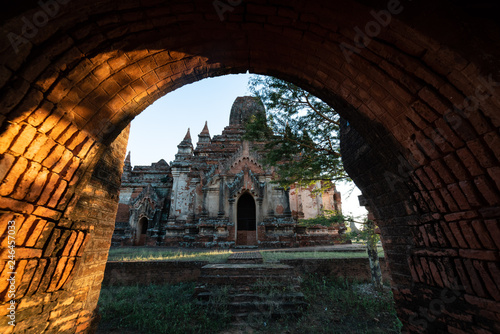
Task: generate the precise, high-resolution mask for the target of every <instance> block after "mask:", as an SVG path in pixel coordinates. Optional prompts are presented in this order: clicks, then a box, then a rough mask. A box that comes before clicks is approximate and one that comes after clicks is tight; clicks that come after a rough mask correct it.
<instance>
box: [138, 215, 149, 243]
mask: <svg viewBox="0 0 500 334" xmlns="http://www.w3.org/2000/svg"><path fill="white" fill-rule="evenodd" d="M147 231H148V219H147V218H146V217H142V218H141V219H140V220H139V223H138V224H137V232H138V233H137V234H138V235H137V238H136V245H137V246H144V245H145V244H146V234H147Z"/></svg>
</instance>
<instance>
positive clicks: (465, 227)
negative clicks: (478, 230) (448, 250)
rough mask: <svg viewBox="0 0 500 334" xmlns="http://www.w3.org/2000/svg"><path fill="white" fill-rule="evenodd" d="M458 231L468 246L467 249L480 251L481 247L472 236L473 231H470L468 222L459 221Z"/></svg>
mask: <svg viewBox="0 0 500 334" xmlns="http://www.w3.org/2000/svg"><path fill="white" fill-rule="evenodd" d="M460 229H461V230H462V234H463V236H464V238H465V240H466V241H467V243H468V244H469V247H470V248H471V249H482V248H483V247H482V246H481V244H480V243H479V241H478V240H477V238H476V236H475V235H474V230H473V229H472V227H471V225H470V222H467V221H461V222H460Z"/></svg>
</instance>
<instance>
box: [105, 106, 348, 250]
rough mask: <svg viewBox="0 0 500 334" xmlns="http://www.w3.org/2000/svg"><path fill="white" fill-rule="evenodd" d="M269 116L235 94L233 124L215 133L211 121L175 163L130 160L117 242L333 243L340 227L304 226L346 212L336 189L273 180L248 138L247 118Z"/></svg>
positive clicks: (185, 145)
mask: <svg viewBox="0 0 500 334" xmlns="http://www.w3.org/2000/svg"><path fill="white" fill-rule="evenodd" d="M255 113H264V114H265V109H264V106H263V104H262V102H261V101H260V100H259V99H257V98H254V97H248V96H247V97H238V98H237V99H236V101H235V102H234V104H233V107H232V109H231V113H230V117H229V126H227V127H225V128H224V130H223V132H222V134H221V135H216V136H213V137H211V136H210V132H209V129H208V124H207V123H206V122H205V126H204V127H203V129H202V131H201V132H200V134H199V135H198V142H197V143H196V147H194V146H193V143H192V139H191V133H190V130H189V129H188V131H187V133H186V136H185V137H184V139H183V140H182V141H181V142H180V143H179V145H178V146H177V148H178V151H177V154H176V155H175V160H174V161H173V162H171V163H170V165H169V164H167V163H166V162H165V161H164V160H160V161H159V162H157V163H154V164H152V165H151V166H135V167H134V168H132V166H131V161H130V153H129V155H128V156H127V158H126V160H125V167H124V171H123V176H122V188H121V192H120V204H119V208H118V214H117V218H116V228H115V232H114V234H113V240H112V243H113V245H114V246H120V245H151V246H154V245H159V246H181V247H225V248H229V247H235V246H236V247H237V246H241V247H249V246H252V247H296V246H313V245H329V244H333V243H335V242H338V241H339V235H340V234H341V233H342V232H343V231H344V226H343V224H338V225H337V226H331V227H324V226H319V225H318V226H308V227H305V226H301V225H300V224H299V223H298V221H299V219H308V218H314V217H317V216H319V215H322V214H324V211H325V210H334V211H337V212H341V197H340V193H339V192H337V190H336V189H335V186H331V187H330V188H328V189H321V191H317V190H319V189H320V188H321V187H322V186H323V184H322V183H321V182H317V183H316V184H315V185H313V186H310V187H307V188H303V187H300V186H299V185H294V186H292V187H290V189H285V188H283V187H279V186H278V185H277V184H276V183H274V182H273V181H274V180H276V177H277V175H276V173H275V171H274V169H273V168H271V167H265V166H263V165H262V163H261V161H262V158H261V155H260V153H259V152H261V148H262V147H263V145H262V143H257V142H249V141H246V140H243V135H244V132H245V126H244V125H245V122H246V121H247V120H248V118H249V117H250V116H251V115H253V114H255Z"/></svg>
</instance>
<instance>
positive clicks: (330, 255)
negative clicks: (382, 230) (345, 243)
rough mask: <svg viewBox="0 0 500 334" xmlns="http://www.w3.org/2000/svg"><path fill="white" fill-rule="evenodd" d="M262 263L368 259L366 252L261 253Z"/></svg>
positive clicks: (380, 250) (380, 252) (382, 254)
mask: <svg viewBox="0 0 500 334" xmlns="http://www.w3.org/2000/svg"><path fill="white" fill-rule="evenodd" d="M261 254H262V257H263V258H264V261H267V262H274V261H279V260H293V259H352V258H368V254H367V253H366V252H321V251H319V252H274V251H273V252H261ZM378 256H379V257H384V251H383V250H382V249H381V248H380V249H379V252H378Z"/></svg>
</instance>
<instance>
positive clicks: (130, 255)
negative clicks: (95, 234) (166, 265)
mask: <svg viewBox="0 0 500 334" xmlns="http://www.w3.org/2000/svg"><path fill="white" fill-rule="evenodd" d="M232 253H233V252H232V251H231V250H212V251H209V250H207V251H201V252H198V251H196V252H195V251H181V250H171V249H162V248H138V247H120V248H111V249H110V250H109V256H108V261H209V262H219V263H221V262H226V260H227V258H228V257H229V256H230V255H231V254H232Z"/></svg>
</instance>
